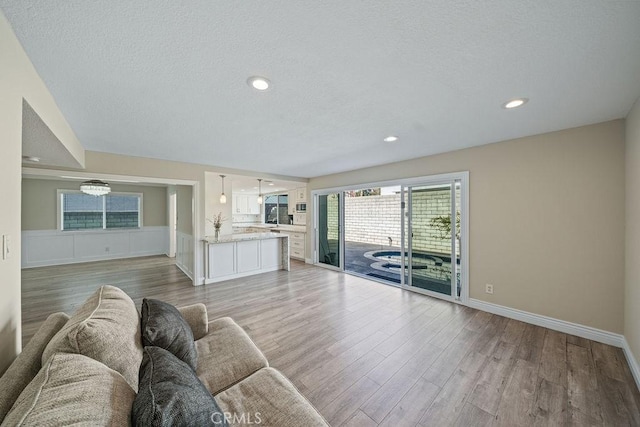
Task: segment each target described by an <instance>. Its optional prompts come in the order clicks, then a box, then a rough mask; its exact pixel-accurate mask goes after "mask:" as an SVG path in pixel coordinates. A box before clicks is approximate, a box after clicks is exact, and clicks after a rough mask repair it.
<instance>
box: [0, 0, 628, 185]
mask: <svg viewBox="0 0 640 427" xmlns="http://www.w3.org/2000/svg"><path fill="white" fill-rule="evenodd" d="M0 8H2V10H3V11H4V13H5V15H6V16H7V18H8V19H9V21H10V22H11V24H12V26H13V28H14V30H15V32H16V34H17V36H18V38H19V39H20V41H21V42H22V44H23V46H24V48H25V50H26V51H27V53H28V55H29V57H30V58H31V60H32V62H33V63H34V65H35V67H36V69H37V70H38V72H39V73H40V75H41V76H42V78H43V79H44V81H45V82H46V84H47V86H48V87H49V89H50V90H51V92H52V94H53V95H54V97H55V99H56V101H57V103H58V105H59V106H60V108H61V110H62V112H63V113H64V115H65V117H66V118H67V120H68V121H69V123H70V124H71V126H72V128H73V129H74V131H75V132H76V134H77V136H78V138H79V139H80V141H81V142H82V144H83V145H84V146H85V148H87V149H89V150H96V151H107V152H114V153H122V154H129V155H135V156H145V157H154V158H164V159H171V160H179V161H186V162H197V163H207V164H211V165H218V166H223V167H229V168H238V169H244V170H253V171H261V172H270V173H277V174H286V175H291V176H299V177H313V176H318V175H323V174H328V173H332V172H339V171H344V170H350V169H356V168H361V167H365V166H372V165H377V164H382V163H388V162H391V161H397V160H403V159H408V158H413V157H418V156H423V155H429V154H434V153H439V152H444V151H450V150H455V149H460V148H464V147H469V146H474V145H481V144H485V143H491V142H496V141H500V140H505V139H510V138H514V137H520V136H525V135H532V134H538V133H543V132H548V131H553V130H558V129H564V128H570V127H575V126H580V125H584V124H589V123H596V122H601V121H606V120H610V119H616V118H622V117H625V116H626V114H627V113H628V111H629V109H630V108H631V106H632V104H633V102H634V101H635V100H636V99H637V98H638V96H639V95H640V79H639V76H640V2H639V1H607V0H581V1H575V0H547V1H541V0H510V1H481V2H479V1H476V0H466V1H450V0H447V1H424V0H413V1H402V0H400V1H389V2H370V1H336V0H331V1H322V2H318V1H284V0H279V1H260V2H254V1H251V2H248V1H246V2H238V1H230V0H225V1H222V0H219V1H211V0H200V1H191V2H179V1H173V0H153V1H151V0H147V1H133V2H132V1H129V0H110V1H103V2H95V1H81V0H75V1H68V0H65V1H62V0H56V1H54V0H49V1H36V0H0ZM252 75H264V76H266V77H268V78H269V79H271V81H272V83H273V86H272V88H271V89H270V90H269V91H267V92H264V93H259V92H256V91H254V90H252V89H250V88H249V87H248V86H247V84H246V79H247V78H248V77H249V76H252ZM520 96H524V97H528V98H530V102H529V103H528V104H526V105H525V106H524V107H522V108H520V109H517V110H509V111H507V110H504V109H502V108H501V104H502V103H503V102H505V101H506V100H509V99H511V98H514V97H520ZM389 134H395V135H398V136H399V137H400V141H399V142H396V143H393V144H390V143H384V142H382V139H383V138H384V137H385V136H387V135H389Z"/></svg>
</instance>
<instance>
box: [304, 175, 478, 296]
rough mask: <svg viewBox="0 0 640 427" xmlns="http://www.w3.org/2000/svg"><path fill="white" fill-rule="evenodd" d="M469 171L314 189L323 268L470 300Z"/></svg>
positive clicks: (316, 253)
mask: <svg viewBox="0 0 640 427" xmlns="http://www.w3.org/2000/svg"><path fill="white" fill-rule="evenodd" d="M468 182H469V174H468V172H458V173H451V174H443V175H437V176H431V177H422V178H410V179H405V180H398V181H386V182H380V183H368V184H363V185H361V186H359V187H342V188H333V189H326V190H317V191H314V192H313V193H314V201H315V203H314V206H315V209H314V214H315V223H314V229H315V230H314V231H315V233H314V234H315V245H314V249H315V251H314V259H315V263H316V264H318V265H321V266H323V267H328V268H332V269H337V270H340V271H345V272H348V273H349V274H353V275H356V276H361V277H364V278H366V279H369V280H375V281H379V282H383V283H385V284H389V285H393V286H400V287H402V288H404V289H408V290H412V291H415V292H420V293H425V294H428V295H431V296H437V297H440V298H445V299H448V300H452V301H453V300H462V301H463V302H465V301H466V300H467V298H468V295H469V292H468V273H467V265H468V255H467V252H468V249H467V241H468V240H467V237H466V236H467V232H468V225H467V224H468V212H467V206H468V197H469V195H468Z"/></svg>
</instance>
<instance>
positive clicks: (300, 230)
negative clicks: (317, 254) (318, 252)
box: [246, 224, 307, 233]
mask: <svg viewBox="0 0 640 427" xmlns="http://www.w3.org/2000/svg"><path fill="white" fill-rule="evenodd" d="M246 227H247V228H249V227H250V228H264V229H265V230H282V231H296V232H298V233H306V232H307V226H306V225H289V224H281V225H275V224H253V225H248V226H246Z"/></svg>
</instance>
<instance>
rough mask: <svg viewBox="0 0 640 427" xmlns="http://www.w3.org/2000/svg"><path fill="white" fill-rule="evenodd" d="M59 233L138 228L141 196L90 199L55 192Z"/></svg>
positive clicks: (122, 195) (94, 197) (72, 193)
mask: <svg viewBox="0 0 640 427" xmlns="http://www.w3.org/2000/svg"><path fill="white" fill-rule="evenodd" d="M58 193H59V195H60V207H61V208H60V214H61V221H60V225H61V229H62V230H95V229H114V228H139V227H140V226H141V225H142V223H141V222H142V221H141V220H142V215H141V211H142V209H141V208H142V194H126V193H111V194H108V195H106V196H98V197H96V196H91V195H89V194H84V193H80V192H78V191H66V190H58Z"/></svg>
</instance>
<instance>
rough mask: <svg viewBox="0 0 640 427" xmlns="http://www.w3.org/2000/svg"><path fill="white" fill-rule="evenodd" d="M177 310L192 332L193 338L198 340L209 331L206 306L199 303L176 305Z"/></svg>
mask: <svg viewBox="0 0 640 427" xmlns="http://www.w3.org/2000/svg"><path fill="white" fill-rule="evenodd" d="M178 311H179V312H180V314H182V317H184V320H186V321H187V323H188V324H189V327H191V332H193V339H194V340H199V339H200V338H202V337H204V336H205V335H207V333H208V332H209V321H208V318H207V307H206V306H205V305H204V304H202V303H201V302H200V303H197V304H192V305H187V306H185V307H178Z"/></svg>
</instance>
